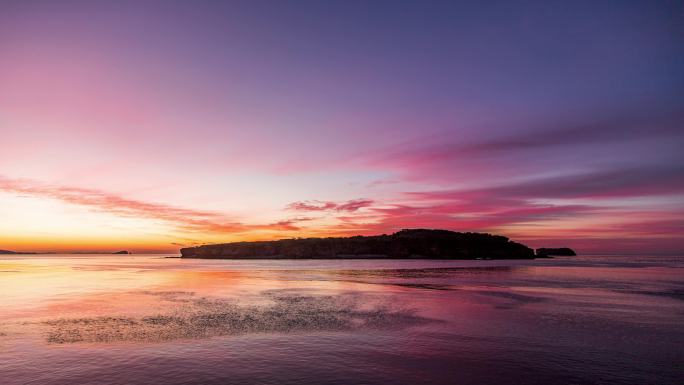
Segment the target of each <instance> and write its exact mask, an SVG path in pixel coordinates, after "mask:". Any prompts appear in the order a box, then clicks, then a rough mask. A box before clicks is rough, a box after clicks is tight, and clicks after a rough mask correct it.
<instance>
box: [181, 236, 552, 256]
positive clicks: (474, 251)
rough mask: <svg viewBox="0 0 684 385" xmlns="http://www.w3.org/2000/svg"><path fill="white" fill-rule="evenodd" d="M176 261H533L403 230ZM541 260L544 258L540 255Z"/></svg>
mask: <svg viewBox="0 0 684 385" xmlns="http://www.w3.org/2000/svg"><path fill="white" fill-rule="evenodd" d="M180 252H181V257H182V258H215V259H278V258H282V259H533V258H536V257H539V255H536V254H535V252H534V250H533V249H531V248H529V247H527V246H525V245H523V244H521V243H517V242H513V241H511V240H509V239H508V238H507V237H504V236H501V235H492V234H484V233H470V232H469V233H460V232H455V231H449V230H431V229H406V230H401V231H398V232H396V233H394V234H391V235H376V236H360V235H359V236H354V237H341V238H294V239H281V240H276V241H257V242H232V243H222V244H215V245H203V246H196V247H188V248H182V249H181V250H180ZM542 257H548V255H543V256H542Z"/></svg>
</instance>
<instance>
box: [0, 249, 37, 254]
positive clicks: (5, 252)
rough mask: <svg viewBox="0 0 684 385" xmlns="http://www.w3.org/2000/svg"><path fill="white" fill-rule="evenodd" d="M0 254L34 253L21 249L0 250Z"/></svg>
mask: <svg viewBox="0 0 684 385" xmlns="http://www.w3.org/2000/svg"><path fill="white" fill-rule="evenodd" d="M0 254H19V255H22V254H35V253H29V252H22V251H11V250H0Z"/></svg>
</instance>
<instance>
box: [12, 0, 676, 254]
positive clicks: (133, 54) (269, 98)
mask: <svg viewBox="0 0 684 385" xmlns="http://www.w3.org/2000/svg"><path fill="white" fill-rule="evenodd" d="M468 3H469V4H459V2H454V1H445V2H429V3H428V2H423V1H410V2H402V1H258V0H257V1H225V2H218V1H131V2H127V1H112V2H105V1H12V0H10V1H8V0H0V249H9V250H18V251H60V252H68V251H113V250H120V249H125V250H131V251H134V252H177V251H178V249H179V247H183V246H189V245H197V244H203V243H209V242H222V241H234V240H256V239H276V238H283V237H301V236H336V235H355V234H382V233H391V232H394V231H397V230H399V229H402V228H414V227H427V228H445V229H451V230H457V231H485V232H492V233H497V234H503V235H506V236H508V237H511V238H512V239H514V240H516V241H521V242H523V243H525V244H528V245H530V246H532V247H538V246H550V247H554V246H570V247H574V248H576V249H577V250H578V251H580V252H583V253H626V252H628V253H678V252H684V238H683V235H682V234H684V150H683V148H684V2H681V1H639V2H634V1H626V0H619V1H603V2H596V1H586V2H583V1H546V2H538V3H537V4H534V5H532V3H528V2H523V1H501V2H493V1H492V2H489V1H487V2H479V1H478V2H475V1H473V2H468Z"/></svg>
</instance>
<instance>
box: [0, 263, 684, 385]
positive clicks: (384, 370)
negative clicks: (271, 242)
mask: <svg viewBox="0 0 684 385" xmlns="http://www.w3.org/2000/svg"><path fill="white" fill-rule="evenodd" d="M683 267H684V258H681V257H601V256H596V257H573V258H558V259H553V260H537V261H367V260H353V261H321V260H318V261H283V260H279V261H212V260H181V259H165V258H160V257H159V256H133V257H129V256H116V257H103V256H69V255H55V256H49V257H48V256H45V257H40V256H33V257H32V258H24V257H22V258H17V257H5V258H4V259H0V383H1V384H3V385H14V384H41V385H42V384H45V385H50V384H244V383H262V384H295V383H296V384H302V383H303V384H349V383H355V384H363V383H367V384H388V383H393V384H682V383H683V382H682V379H683V378H684V328H683V327H684V269H683Z"/></svg>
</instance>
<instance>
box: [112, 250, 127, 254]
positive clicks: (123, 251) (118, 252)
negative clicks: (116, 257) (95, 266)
mask: <svg viewBox="0 0 684 385" xmlns="http://www.w3.org/2000/svg"><path fill="white" fill-rule="evenodd" d="M112 254H130V252H129V251H126V250H122V251H116V252H113V253H112Z"/></svg>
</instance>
